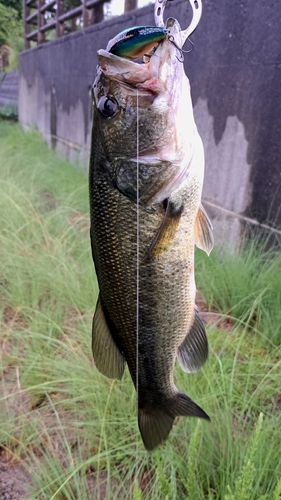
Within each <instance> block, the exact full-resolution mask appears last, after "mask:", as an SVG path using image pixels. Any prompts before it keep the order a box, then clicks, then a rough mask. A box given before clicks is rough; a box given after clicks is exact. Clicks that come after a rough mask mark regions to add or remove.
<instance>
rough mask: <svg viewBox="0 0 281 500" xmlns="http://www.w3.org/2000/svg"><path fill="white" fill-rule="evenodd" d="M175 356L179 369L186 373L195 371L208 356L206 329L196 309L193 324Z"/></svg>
mask: <svg viewBox="0 0 281 500" xmlns="http://www.w3.org/2000/svg"><path fill="white" fill-rule="evenodd" d="M177 357H178V362H179V365H180V367H181V369H182V370H183V371H184V372H187V373H195V372H197V371H198V370H199V369H200V368H201V366H203V365H204V363H205V361H206V360H207V358H208V339H207V335H206V330H205V326H204V323H203V321H202V319H201V318H200V316H199V313H198V311H197V310H196V309H195V311H194V321H193V324H192V326H191V328H190V330H189V332H188V334H187V336H186V337H185V339H184V341H183V343H182V344H181V345H180V346H179V348H178V354H177Z"/></svg>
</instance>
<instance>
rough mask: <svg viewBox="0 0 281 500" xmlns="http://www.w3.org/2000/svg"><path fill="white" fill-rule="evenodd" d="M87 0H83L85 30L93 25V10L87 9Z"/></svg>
mask: <svg viewBox="0 0 281 500" xmlns="http://www.w3.org/2000/svg"><path fill="white" fill-rule="evenodd" d="M86 3H87V0H83V13H82V16H83V28H87V27H88V26H90V25H91V24H92V10H90V9H87V7H86Z"/></svg>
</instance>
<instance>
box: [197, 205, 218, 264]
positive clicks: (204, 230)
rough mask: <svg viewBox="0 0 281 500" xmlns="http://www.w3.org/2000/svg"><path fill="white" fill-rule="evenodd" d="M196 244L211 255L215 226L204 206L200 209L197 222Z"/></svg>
mask: <svg viewBox="0 0 281 500" xmlns="http://www.w3.org/2000/svg"><path fill="white" fill-rule="evenodd" d="M194 242H195V245H196V246H197V247H198V248H201V250H204V251H205V252H206V253H207V254H208V255H210V253H211V250H212V248H213V246H214V236H213V226H212V223H211V221H210V219H209V217H208V215H207V212H206V210H205V208H204V207H203V206H202V205H200V207H199V210H198V213H197V216H196V220H195V226H194Z"/></svg>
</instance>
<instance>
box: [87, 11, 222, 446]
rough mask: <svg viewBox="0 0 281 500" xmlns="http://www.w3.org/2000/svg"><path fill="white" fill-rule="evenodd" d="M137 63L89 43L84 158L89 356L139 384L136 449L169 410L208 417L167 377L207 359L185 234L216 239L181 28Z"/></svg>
mask: <svg viewBox="0 0 281 500" xmlns="http://www.w3.org/2000/svg"><path fill="white" fill-rule="evenodd" d="M166 29H167V30H168V33H169V36H164V37H162V38H163V40H160V41H159V43H158V45H157V48H156V47H154V48H153V50H151V52H150V54H149V58H148V62H146V63H142V64H139V63H137V62H133V61H131V60H129V59H125V58H123V57H119V56H118V55H116V54H113V53H112V52H110V48H111V46H112V44H110V43H109V45H108V47H107V50H99V51H98V69H97V77H96V79H95V82H94V85H93V104H94V117H93V131H92V145H91V157H90V173H89V188H90V216H91V244H92V254H93V259H94V263H95V268H96V273H97V278H98V283H99V288H100V295H99V299H98V303H97V306H96V311H95V315H94V319H93V342H92V348H93V356H94V360H95V364H96V366H97V368H98V369H99V370H100V371H101V373H103V374H104V375H106V376H108V377H111V378H117V379H121V378H122V375H123V372H124V369H125V365H126V363H127V364H128V368H129V371H130V374H131V377H132V380H133V383H134V385H135V387H136V389H137V406H138V423H139V429H140V433H141V436H142V439H143V442H144V445H145V447H146V448H147V449H148V450H152V449H153V448H155V447H156V446H158V445H159V444H160V443H161V442H163V441H164V440H165V439H166V438H167V436H168V434H169V432H170V430H171V428H172V425H173V422H174V419H175V417H176V416H178V415H183V416H188V415H190V416H195V417H201V418H205V419H209V417H208V415H207V414H206V413H205V412H204V410H202V409H201V408H200V407H199V406H198V405H197V404H196V403H194V402H193V401H192V400H191V399H190V398H189V397H188V396H186V395H185V394H184V393H182V392H180V391H179V390H178V389H177V387H176V386H175V384H174V380H173V371H174V364H175V360H176V358H178V361H179V364H180V366H181V367H182V369H183V370H184V371H187V372H194V371H197V370H198V369H199V368H200V367H201V366H202V365H203V363H204V362H205V361H206V359H207V355H208V342H207V338H206V333H205V328H204V325H203V323H202V321H201V319H200V317H199V314H198V312H197V310H196V306H195V281H194V243H195V244H196V245H197V246H199V247H200V248H202V249H204V250H205V251H206V252H207V253H209V252H210V251H211V248H212V246H213V237H212V228H211V223H210V221H209V219H208V217H207V215H206V213H205V211H204V209H203V207H202V206H201V192H202V184H203V176H204V151H203V146H202V141H201V138H200V136H199V134H198V131H197V127H196V125H195V122H194V117H193V109H192V103H191V97H190V86H189V81H188V79H187V77H186V75H185V73H184V68H183V64H182V62H181V61H180V57H179V51H178V47H181V46H182V40H181V31H180V26H179V24H178V22H177V21H176V20H175V19H172V18H170V19H168V20H167V23H166Z"/></svg>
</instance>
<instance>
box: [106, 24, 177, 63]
mask: <svg viewBox="0 0 281 500" xmlns="http://www.w3.org/2000/svg"><path fill="white" fill-rule="evenodd" d="M167 34H168V30H166V29H165V28H164V27H157V26H134V27H133V28H129V29H127V30H124V31H121V33H118V35H116V36H115V37H114V38H113V39H112V40H110V41H109V42H108V45H107V50H108V52H110V53H111V54H115V55H116V56H119V57H124V58H125V59H131V60H135V59H138V58H139V57H142V56H143V55H145V54H146V53H148V52H149V51H150V50H151V49H152V48H153V47H155V46H157V44H158V43H159V42H161V41H162V40H164V38H165V36H166V35H167Z"/></svg>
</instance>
